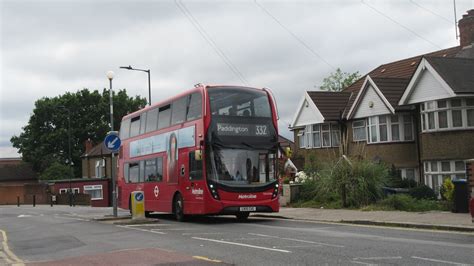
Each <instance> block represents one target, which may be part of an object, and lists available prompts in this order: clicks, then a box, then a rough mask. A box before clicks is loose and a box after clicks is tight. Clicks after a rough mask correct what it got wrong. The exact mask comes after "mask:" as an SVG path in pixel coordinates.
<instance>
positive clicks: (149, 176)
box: [145, 158, 163, 182]
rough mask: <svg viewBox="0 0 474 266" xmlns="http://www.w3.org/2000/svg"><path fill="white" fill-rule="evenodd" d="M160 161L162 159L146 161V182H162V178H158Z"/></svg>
mask: <svg viewBox="0 0 474 266" xmlns="http://www.w3.org/2000/svg"><path fill="white" fill-rule="evenodd" d="M158 159H161V158H156V159H152V160H146V161H145V181H146V182H156V181H161V178H158V176H159V175H158V169H157V168H158V167H157V166H158V165H157V161H159V160H158ZM162 164H163V163H162ZM161 167H162V166H161Z"/></svg>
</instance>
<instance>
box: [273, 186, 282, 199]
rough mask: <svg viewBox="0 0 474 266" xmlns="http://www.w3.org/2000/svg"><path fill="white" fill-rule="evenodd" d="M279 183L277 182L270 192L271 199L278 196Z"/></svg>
mask: <svg viewBox="0 0 474 266" xmlns="http://www.w3.org/2000/svg"><path fill="white" fill-rule="evenodd" d="M279 187H280V186H279V185H278V183H276V184H275V188H274V189H273V194H272V199H274V198H276V197H277V196H278V190H279Z"/></svg>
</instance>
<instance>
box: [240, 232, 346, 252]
mask: <svg viewBox="0 0 474 266" xmlns="http://www.w3.org/2000/svg"><path fill="white" fill-rule="evenodd" d="M249 235H255V236H263V237H269V238H278V239H283V240H289V241H295V242H302V243H308V244H316V245H320V246H328V247H335V248H343V247H344V246H342V245H335V244H327V243H321V242H314V241H309V240H301V239H295V238H287V237H279V236H269V235H262V234H253V233H249Z"/></svg>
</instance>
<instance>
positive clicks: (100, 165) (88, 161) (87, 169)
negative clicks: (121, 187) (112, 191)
mask: <svg viewBox="0 0 474 266" xmlns="http://www.w3.org/2000/svg"><path fill="white" fill-rule="evenodd" d="M111 157H112V156H111V152H110V151H109V150H108V149H106V148H105V147H104V144H103V142H101V143H99V144H97V145H95V146H93V145H92V142H91V141H90V140H87V141H86V142H85V152H84V154H82V156H81V158H82V178H103V177H108V178H111V175H110V173H111V169H112V168H111V167H112V164H111ZM116 158H117V153H115V157H114V161H115V162H116Z"/></svg>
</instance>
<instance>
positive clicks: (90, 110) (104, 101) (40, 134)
mask: <svg viewBox="0 0 474 266" xmlns="http://www.w3.org/2000/svg"><path fill="white" fill-rule="evenodd" d="M113 101H114V130H118V129H119V128H120V122H121V119H122V117H123V116H124V115H126V114H128V113H130V112H134V111H136V110H138V109H140V108H143V107H144V106H145V105H146V103H147V101H146V99H145V98H140V97H138V96H136V97H135V98H133V97H129V96H128V95H127V92H126V90H119V91H117V92H115V93H114V96H113ZM61 106H63V107H65V108H61ZM67 110H69V112H70V122H71V132H70V134H71V158H72V162H73V164H74V176H80V173H81V158H80V156H81V155H82V154H83V153H84V142H85V141H86V140H87V139H90V140H91V141H92V142H93V143H99V142H101V141H102V140H103V139H104V137H105V135H106V133H107V132H108V131H110V113H109V112H110V111H109V91H108V90H106V89H104V90H103V91H102V94H101V93H99V91H97V90H95V91H92V92H91V91H89V90H88V89H83V90H80V91H77V92H76V93H69V92H68V93H65V94H63V95H60V96H57V97H53V98H48V97H44V98H41V99H39V100H37V101H36V102H35V108H34V109H33V114H32V115H31V116H30V119H29V121H28V124H27V125H26V126H25V127H23V132H21V133H20V135H19V136H13V137H12V138H11V139H10V141H11V143H12V144H13V147H15V148H17V149H19V152H20V153H21V155H22V157H23V160H24V161H26V162H30V163H31V164H32V166H33V169H34V170H35V171H37V172H40V173H41V172H43V171H44V170H45V169H47V168H49V167H50V166H51V165H53V163H54V162H59V163H61V164H64V163H66V161H67V159H68V157H69V154H68V111H67Z"/></svg>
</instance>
